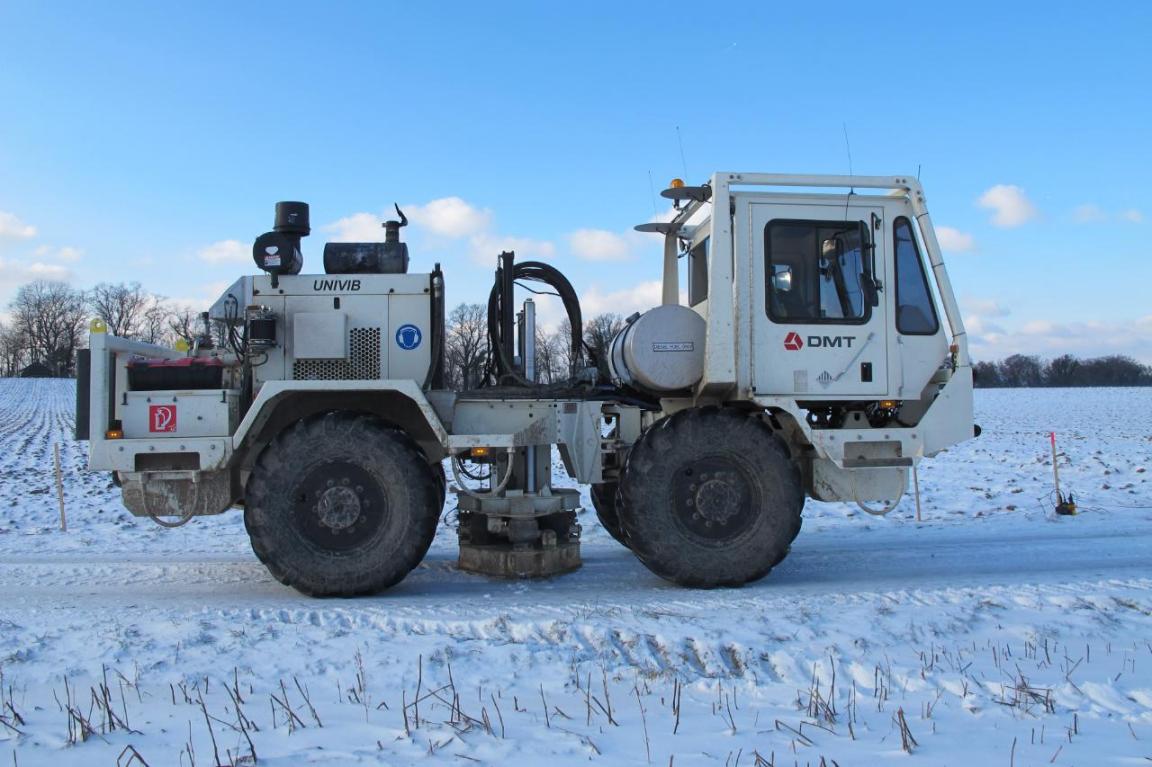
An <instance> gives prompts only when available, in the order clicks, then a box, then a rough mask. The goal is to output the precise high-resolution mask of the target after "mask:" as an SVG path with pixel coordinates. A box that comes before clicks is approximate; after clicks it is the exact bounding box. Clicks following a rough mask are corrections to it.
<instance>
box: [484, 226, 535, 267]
mask: <svg viewBox="0 0 1152 767" xmlns="http://www.w3.org/2000/svg"><path fill="white" fill-rule="evenodd" d="M468 247H469V249H470V250H471V253H472V260H473V261H475V262H476V263H479V264H483V265H485V266H492V267H495V266H496V259H497V257H498V256H499V255H500V254H501V253H502V252H503V251H505V250H513V251H515V252H516V260H517V261H524V260H527V259H530V258H552V257H553V256H555V255H556V246H555V245H553V244H552V243H551V242H549V241H548V240H533V239H531V238H529V237H509V236H504V235H497V234H491V233H487V232H485V233H483V234H477V235H475V236H473V237H470V238H468Z"/></svg>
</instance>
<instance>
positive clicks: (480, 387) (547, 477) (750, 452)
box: [77, 173, 978, 596]
mask: <svg viewBox="0 0 1152 767" xmlns="http://www.w3.org/2000/svg"><path fill="white" fill-rule="evenodd" d="M662 194H663V195H664V196H665V197H667V198H670V199H671V200H673V201H674V205H675V208H676V213H675V217H674V218H673V219H672V220H671V221H669V222H667V223H648V224H643V225H641V226H639V227H637V229H640V230H641V231H646V232H653V233H656V234H658V235H662V237H663V243H664V251H663V254H664V255H663V293H662V303H661V305H660V306H657V307H654V308H651V309H649V310H648V311H645V312H643V313H638V314H636V315H633V316H632V317H629V318H628V319H627V321H626V324H625V326H624V328H623V329H622V330H621V331H620V332H619V334H618V335H616V337H615V339H614V340H613V341H612V342H611V345H610V347H609V348H607V349H605V350H596V349H591V348H589V347H588V346H586V344H585V343H584V340H583V339H582V337H581V332H580V329H581V328H582V327H583V317H582V316H581V312H580V303H579V299H578V297H577V295H576V293H575V291H574V290H573V289H572V287H571V285H570V284H569V283H568V281H567V280H566V279H565V278H564V276H563V275H562V274H561V273H560V272H559V271H557V270H556V269H555V268H554V267H553V266H551V265H548V264H544V263H538V262H521V263H517V262H516V261H515V259H514V256H513V254H511V253H504V254H501V255H500V256H499V257H498V268H497V270H496V280H495V284H494V285H493V287H492V290H491V292H490V295H489V300H488V346H489V354H488V363H487V368H486V370H485V371H484V375H483V376H482V378H483V380H480V381H469V382H468V387H467V388H466V390H463V391H450V390H447V389H446V388H445V387H444V386H443V378H444V366H445V354H446V343H445V311H444V308H445V296H446V286H445V274H444V273H443V272H442V271H441V269H440V267H439V265H436V267H435V268H433V269H431V270H430V271H413V272H410V271H409V266H410V262H409V255H408V248H407V245H406V244H405V243H404V242H402V241H401V237H400V229H401V227H402V226H403V225H404V224H405V223H406V221H405V220H404V217H403V214H402V213H400V211H399V208H397V213H398V214H399V218H398V220H394V221H387V222H385V223H384V229H385V237H384V242H374V243H328V244H327V245H325V247H324V259H323V261H324V272H325V273H324V274H301V273H300V272H301V271H302V266H303V256H302V255H301V238H302V237H304V236H306V235H308V234H309V231H310V229H309V224H308V207H307V205H305V204H304V203H290V202H284V203H278V204H277V206H276V217H275V226H274V229H273V231H271V232H268V233H267V234H264V235H261V236H260V237H259V238H257V239H256V241H255V244H254V246H253V255H254V258H255V261H256V264H257V265H258V266H259V267H260V273H258V274H256V275H254V276H247V277H242V278H240V279H239V280H237V281H236V282H235V283H234V284H233V285H232V286H231V287H229V288H228V289H227V290H226V291H225V292H224V294H223V296H221V297H220V299H219V300H218V301H217V302H216V303H215V305H214V306H213V307H212V308H211V310H210V312H208V313H207V315H206V318H205V325H206V328H205V333H204V335H203V337H201V338H199V339H196V340H195V342H194V343H192V344H191V345H190V346H189V347H188V348H185V349H168V348H163V347H159V346H153V345H146V344H142V343H138V342H135V341H131V340H127V339H122V338H117V337H114V336H112V335H110V334H108V333H107V332H105V329H104V328H103V326H102V325H101V324H100V323H99V322H94V323H93V327H92V333H91V335H90V352H89V355H86V358H85V359H84V360H82V367H83V370H82V371H81V375H80V381H79V386H78V411H79V412H78V417H77V424H78V431H79V432H81V433H80V434H79V436H80V437H81V438H86V439H89V440H90V452H89V467H90V469H92V470H94V471H111V472H113V473H114V477H115V479H116V481H117V482H118V483H119V484H120V486H121V487H122V490H123V497H124V504H125V506H126V507H127V508H128V509H129V510H130V511H131V512H132V513H133V514H137V515H142V516H149V517H152V518H154V519H156V520H157V521H160V522H162V523H165V524H169V525H172V524H179V523H182V522H184V521H187V520H188V519H190V518H192V517H194V516H198V515H205V514H219V513H221V512H224V511H227V510H228V509H231V508H237V507H238V508H241V509H243V513H244V522H245V525H246V527H247V530H248V533H249V535H250V537H251V541H252V548H253V550H254V551H255V553H256V556H257V557H259V559H260V560H261V561H262V562H263V563H264V564H265V565H266V566H267V568H268V570H269V571H270V572H271V573H272V575H274V576H275V577H276V578H277V579H279V580H280V581H282V582H283V583H285V584H288V585H290V586H293V587H295V588H296V589H299V590H300V591H302V592H304V593H306V594H313V595H317V596H321V595H324V596H327V595H357V594H368V593H373V592H377V591H380V590H382V589H385V588H387V587H389V586H392V585H393V584H395V583H397V582H399V581H400V580H401V579H403V578H404V577H405V575H407V574H408V572H409V571H411V570H412V569H413V568H414V567H415V566H416V565H417V564H419V562H420V561H421V559H422V558H423V557H424V555H425V553H426V552H427V550H428V548H429V546H430V544H431V541H432V539H433V535H434V533H435V530H436V527H437V524H438V521H439V519H440V516H441V511H442V509H443V507H444V501H445V495H446V493H448V492H451V493H453V494H455V496H456V499H457V508H458V512H459V532H458V535H459V543H460V558H459V566H460V567H461V568H462V569H465V570H469V571H474V572H479V573H487V574H494V575H504V576H519V577H526V576H546V575H555V574H558V573H562V572H566V571H570V570H573V569H575V568H577V567H579V566H580V525H579V524H578V523H577V521H576V512H577V511H578V510H579V504H580V496H579V493H578V492H577V491H576V490H573V489H570V488H561V487H555V486H554V485H553V476H552V455H553V449H554V448H555V449H556V450H557V452H558V454H559V456H560V457H561V459H562V461H563V464H564V467H565V469H566V470H567V472H568V474H569V475H570V476H571V477H573V478H575V479H576V480H577V481H578V482H581V483H588V484H590V485H591V487H592V490H591V498H592V501H593V505H594V506H595V510H596V514H597V516H598V517H599V520H600V522H601V523H602V524H603V525H604V527H605V528H606V529H607V530H608V532H609V533H611V535H612V536H613V537H615V538H616V539H617V540H618V541H620V542H621V543H622V544H623V545H625V546H627V547H628V548H629V549H631V550H632V551H633V552H634V553H635V554H636V556H637V557H638V558H639V559H640V561H641V562H643V563H644V564H645V565H646V566H647V567H648V568H649V569H650V570H652V571H653V572H654V573H656V574H658V575H660V576H662V577H664V578H666V579H668V580H671V581H673V582H675V583H677V584H681V585H683V586H690V587H715V586H731V585H737V584H742V583H746V582H749V581H753V580H756V579H758V578H761V577H763V576H764V575H765V574H767V573H768V572H769V570H771V569H772V567H773V566H774V565H776V564H777V563H778V562H780V561H781V560H782V559H783V558H784V556H785V555H786V554H787V553H788V550H789V546H790V545H791V544H792V541H793V539H794V538H795V537H796V535H797V533H798V532H799V531H800V523H801V511H802V509H803V506H804V502H805V498H806V497H812V498H815V499H819V500H825V501H854V502H857V503H859V504H861V506H862V507H864V508H865V509H866V510H870V511H874V512H883V511H884V510H885V509H889V508H891V507H892V505H893V503H894V501H895V500H896V499H898V498H899V497H900V496H901V495H902V493H903V492H904V489H905V487H906V485H907V483H908V474H909V470H910V469H911V468H912V467H913V466H914V465H915V464H916V462H917V461H919V460H920V459H921V458H924V457H927V456H932V455H934V454H936V453H938V452H939V451H941V450H943V449H945V448H947V447H948V446H950V445H954V444H956V443H958V442H960V441H962V440H965V439H968V438H970V437H972V436H973V435H974V433H976V432H977V431H978V428H976V427H974V425H973V414H972V371H971V366H970V362H969V358H968V348H967V342H966V337H965V334H964V327H963V324H962V321H961V317H960V313H959V310H958V308H957V304H956V299H955V297H954V296H953V293H952V288H951V286H950V284H949V280H948V275H947V272H946V270H945V268H944V262H943V259H942V257H941V254H940V247H939V244H938V243H937V239H936V235H935V233H934V231H933V228H932V223H931V220H930V218H929V215H928V210H927V207H926V204H925V200H924V195H923V192H922V190H921V187H920V184H919V183H918V181H917V180H916V179H915V178H912V177H907V176H893V177H859V176H805V175H772V174H759V173H715V174H713V175H712V176H711V178H710V179H708V181H707V183H704V184H701V185H699V186H688V185H684V184H683V183H682V182H679V181H678V180H677V181H674V182H673V184H672V185H671V187H670V188H669V189H666V190H665V191H664V192H663V193H662ZM493 255H495V254H493ZM532 282H536V283H543V284H544V285H546V286H549V287H550V288H551V292H555V293H557V294H558V295H559V296H560V297H561V300H562V301H563V304H564V308H565V310H566V312H567V314H568V318H569V321H570V325H571V327H572V329H573V333H572V339H571V344H572V349H573V353H572V354H571V355H570V356H571V358H572V360H573V364H572V366H571V369H570V370H569V371H567V373H568V375H567V376H564V378H565V379H566V380H563V381H561V382H559V383H556V382H553V383H549V384H539V383H537V379H538V377H539V376H538V375H537V370H536V368H537V365H536V348H535V342H534V339H535V338H536V330H535V306H534V304H533V302H532V300H531V299H529V300H526V301H524V302H523V305H522V308H521V307H517V306H516V305H515V300H516V299H515V295H514V294H515V291H516V286H517V285H522V284H524V283H532ZM601 358H602V359H601ZM444 465H448V466H449V467H450V470H449V471H448V472H447V473H448V474H451V475H452V476H451V477H447V476H445V474H446V472H445V471H444V469H443V468H442V467H443V466H444Z"/></svg>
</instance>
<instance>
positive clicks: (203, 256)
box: [196, 240, 252, 264]
mask: <svg viewBox="0 0 1152 767" xmlns="http://www.w3.org/2000/svg"><path fill="white" fill-rule="evenodd" d="M196 258H198V259H200V260H201V261H203V262H205V263H208V264H240V263H244V262H245V261H248V260H250V259H251V258H252V246H251V245H245V244H244V243H242V242H240V241H239V240H220V241H219V242H214V243H212V244H211V245H209V246H208V247H206V248H201V249H200V250H199V251H198V252H197V253H196Z"/></svg>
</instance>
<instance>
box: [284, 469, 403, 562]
mask: <svg viewBox="0 0 1152 767" xmlns="http://www.w3.org/2000/svg"><path fill="white" fill-rule="evenodd" d="M387 512H388V501H387V498H386V497H385V495H384V493H383V492H382V491H381V488H380V487H379V485H378V484H377V483H376V481H375V480H374V479H373V478H372V476H371V475H369V474H368V472H367V471H365V470H364V469H362V468H361V467H359V466H357V465H355V464H353V463H347V462H343V461H339V462H333V463H326V464H323V465H321V466H317V467H315V468H313V469H312V470H310V471H309V472H308V473H307V474H305V475H304V478H303V480H301V482H300V483H299V484H298V485H297V486H296V489H295V496H294V497H293V521H294V522H295V526H296V529H297V530H298V531H299V533H300V535H301V537H303V538H304V540H306V541H308V543H310V544H312V545H313V546H315V547H317V548H319V549H323V550H325V551H337V552H340V551H349V550H352V549H355V548H356V547H358V546H360V545H362V544H364V543H366V542H368V541H370V540H372V538H373V537H374V536H375V535H376V534H377V533H378V532H379V530H380V528H381V527H382V526H383V524H384V520H385V518H386V517H387Z"/></svg>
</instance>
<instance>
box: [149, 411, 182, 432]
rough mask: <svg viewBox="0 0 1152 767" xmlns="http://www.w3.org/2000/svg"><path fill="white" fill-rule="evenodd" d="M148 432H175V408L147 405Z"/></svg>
mask: <svg viewBox="0 0 1152 767" xmlns="http://www.w3.org/2000/svg"><path fill="white" fill-rule="evenodd" d="M148 431H151V432H158V431H176V406H175V405H149V406H148Z"/></svg>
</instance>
